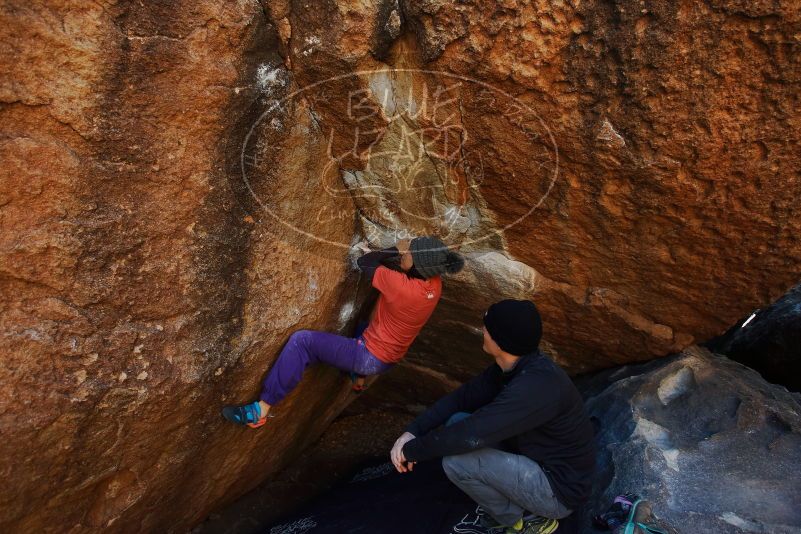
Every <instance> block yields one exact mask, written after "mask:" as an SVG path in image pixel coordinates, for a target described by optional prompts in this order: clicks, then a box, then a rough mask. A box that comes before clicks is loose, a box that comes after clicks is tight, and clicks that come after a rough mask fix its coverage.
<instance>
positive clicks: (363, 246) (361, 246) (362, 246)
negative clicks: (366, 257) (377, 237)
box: [353, 239, 370, 254]
mask: <svg viewBox="0 0 801 534" xmlns="http://www.w3.org/2000/svg"><path fill="white" fill-rule="evenodd" d="M353 248H355V249H356V250H358V251H360V252H361V253H362V254H367V253H368V252H370V243H369V242H368V241H367V240H366V239H365V240H363V241H359V242H358V243H356V244H355V245H353Z"/></svg>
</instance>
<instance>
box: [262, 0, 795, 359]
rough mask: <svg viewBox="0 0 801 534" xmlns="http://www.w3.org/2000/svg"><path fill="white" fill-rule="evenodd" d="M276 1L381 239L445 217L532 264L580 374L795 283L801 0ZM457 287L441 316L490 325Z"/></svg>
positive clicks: (303, 73) (558, 340)
mask: <svg viewBox="0 0 801 534" xmlns="http://www.w3.org/2000/svg"><path fill="white" fill-rule="evenodd" d="M271 9H272V8H271ZM271 12H272V13H273V16H274V17H276V18H279V19H280V23H279V25H282V27H284V28H285V31H284V34H283V35H285V36H287V37H286V39H285V40H284V41H283V43H284V49H285V50H286V54H287V61H286V64H287V65H288V68H289V69H290V70H291V72H292V75H293V76H294V77H295V80H296V82H297V83H298V84H299V86H307V85H308V84H311V83H321V84H323V85H321V86H318V88H320V87H323V86H325V87H328V88H329V89H330V91H328V92H325V96H324V97H318V98H314V97H310V98H309V101H311V102H312V107H313V108H314V109H315V111H316V112H317V118H318V123H319V125H320V127H321V129H322V130H323V132H333V134H332V139H331V147H332V149H331V154H330V157H332V159H336V160H337V162H338V163H339V166H340V167H341V168H343V169H345V170H347V172H345V173H344V180H345V184H346V186H347V187H348V188H349V189H350V192H351V194H352V195H353V197H354V201H355V203H356V205H357V207H358V209H359V214H360V215H361V216H362V219H361V220H362V226H363V230H364V233H365V234H367V235H368V236H372V237H374V241H377V242H380V241H382V240H384V239H387V236H388V234H392V232H391V230H398V229H401V230H405V229H409V230H412V231H417V232H420V231H425V230H429V229H431V228H432V227H436V226H437V225H438V224H439V225H440V226H443V221H444V222H445V224H444V226H445V227H446V228H444V230H445V233H446V234H447V236H448V238H449V240H450V242H451V243H464V247H463V250H465V251H467V252H472V253H483V252H487V251H493V250H494V251H495V252H501V253H503V254H505V255H507V256H508V257H509V258H510V260H511V262H514V261H518V262H521V263H523V264H524V265H526V266H528V267H529V268H530V270H529V271H528V272H526V273H524V274H523V275H522V276H523V277H524V278H525V280H524V281H526V282H527V283H528V281H530V282H531V287H532V290H531V291H528V294H529V295H531V294H533V295H535V296H536V298H537V301H538V302H539V303H540V305H541V307H542V309H543V312H544V314H545V319H546V337H547V339H548V341H549V342H550V343H551V344H552V346H553V348H555V349H556V350H557V352H558V355H559V356H558V359H559V360H560V362H562V363H563V364H565V365H567V366H568V367H569V368H571V369H572V370H575V371H578V370H590V369H592V368H597V367H600V366H604V365H610V364H613V363H616V362H617V363H622V362H626V361H631V360H633V359H645V358H648V357H649V356H653V355H658V354H666V353H669V352H672V351H677V350H680V349H681V348H682V347H685V346H687V345H689V344H690V343H691V342H692V341H693V340H695V341H704V340H706V339H708V338H710V337H712V336H713V335H717V334H719V333H722V332H723V331H724V330H725V328H726V327H728V326H729V325H731V324H732V323H733V322H734V321H735V320H736V319H737V318H739V317H740V316H742V315H743V314H744V313H746V312H747V311H750V309H753V308H754V307H759V306H762V305H765V304H767V303H768V302H770V301H771V300H772V299H775V298H777V297H778V296H779V295H781V294H782V293H783V292H785V291H786V290H787V289H788V288H789V287H790V286H791V285H793V284H794V283H796V282H797V281H798V278H799V270H798V267H797V266H798V265H799V260H800V259H801V244H799V240H798V236H799V230H801V228H799V225H801V217H799V213H798V207H797V205H798V203H797V201H796V200H797V198H798V197H799V195H801V180H799V176H798V174H797V172H796V169H797V167H798V164H799V162H798V154H799V152H798V150H797V147H798V134H797V132H798V131H799V129H798V127H799V120H801V118H800V117H799V114H798V113H796V112H795V109H797V108H798V104H799V98H800V97H799V95H801V91H799V90H798V89H799V83H800V82H801V63H800V62H799V61H800V60H799V58H800V57H801V55H799V54H798V53H797V51H798V48H799V46H801V43H799V35H800V34H799V29H801V11H800V10H799V9H798V7H797V6H796V5H795V4H793V3H790V2H778V3H759V4H748V5H745V4H743V3H742V2H736V1H722V2H697V3H671V4H669V5H668V4H660V5H650V4H643V3H640V2H634V1H621V2H616V3H612V4H608V3H607V4H595V3H580V4H579V3H569V2H568V3H563V2H533V3H527V2H520V3H516V2H515V3H512V2H510V3H505V4H501V5H497V6H496V5H495V4H491V5H490V4H482V3H470V2H465V3H461V2H460V3H451V2H430V1H426V2H418V1H411V0H410V1H406V2H401V5H396V4H394V3H393V2H391V1H388V2H382V3H380V4H378V5H377V6H376V5H371V4H336V3H333V2H322V3H315V4H314V5H313V6H312V5H311V4H309V5H307V4H303V3H292V4H291V5H287V6H283V7H282V8H280V9H278V8H276V9H274V10H273V11H271ZM396 13H397V15H398V18H399V19H400V26H401V28H400V30H398V29H397V25H396V24H395V23H394V22H393V21H396V18H395V17H394V15H395V14H396ZM393 39H394V41H393ZM390 66H391V67H392V68H394V69H406V70H403V71H396V72H394V73H388V72H387V70H386V69H387V68H388V67H390ZM414 69H426V70H427V71H444V72H447V73H450V74H449V75H444V74H436V73H432V72H413V70H414ZM356 71H358V72H359V73H360V74H359V75H358V76H349V73H353V72H356ZM454 76H463V77H464V78H454ZM331 77H338V78H337V79H336V80H335V81H334V82H324V80H328V79H330V78H331ZM467 78H471V79H472V78H475V79H477V80H479V81H480V82H481V83H478V84H477V83H474V82H472V81H470V80H468V79H467ZM437 90H439V91H440V92H439V93H437ZM322 92H324V91H322ZM510 95H512V96H514V98H511V97H510ZM354 102H355V103H354ZM357 129H358V131H357ZM420 147H423V148H422V149H419V148H420ZM454 147H457V148H458V150H454ZM557 155H558V171H559V172H558V175H557V177H556V180H555V182H552V181H551V179H552V177H553V171H554V168H555V163H556V162H557ZM379 192H380V194H379ZM546 193H548V194H547V195H545V194H546ZM544 195H545V198H544V200H543V196H544ZM540 201H541V203H540ZM538 203H540V204H539V206H538V207H537V208H536V209H535V210H534V211H533V212H531V213H530V214H529V215H528V216H525V215H526V214H527V213H528V211H529V209H530V208H531V207H532V206H537V205H538ZM524 216H525V217H524ZM521 217H523V218H522V220H521V221H519V222H517V223H516V224H513V223H515V221H516V220H517V219H519V218H521ZM510 225H511V226H510ZM507 226H509V228H508V229H507V230H506V231H505V232H504V233H503V234H502V235H498V234H495V233H493V230H497V229H500V228H506V227H507ZM440 230H441V231H442V230H443V229H442V228H440ZM483 236H487V237H486V238H485V239H480V238H481V237H483ZM467 276H469V275H467ZM467 287H468V288H469V290H472V291H475V290H478V291H479V292H480V291H482V289H483V288H480V287H478V288H477V287H475V286H471V285H469V284H467ZM462 295H464V292H463V291H460V292H459V293H457V294H455V295H453V296H452V297H451V298H450V299H449V300H448V301H446V302H453V301H454V300H457V299H458V300H459V302H458V303H456V305H455V306H453V307H452V308H451V310H450V311H449V310H447V309H445V307H442V309H441V310H440V313H441V316H440V318H441V319H442V318H446V319H444V320H449V321H452V317H453V316H454V315H457V312H458V315H461V316H462V317H461V319H459V320H461V321H462V322H466V323H469V326H471V327H475V326H477V325H478V324H480V323H479V320H478V319H479V317H480V315H481V312H482V311H483V308H482V307H483V303H484V301H485V300H487V299H488V298H490V299H491V298H494V297H495V295H487V296H485V297H481V298H478V299H476V300H477V301H480V302H481V305H479V304H478V303H476V304H475V305H474V304H472V303H471V302H469V301H467V300H468V299H464V298H462ZM446 296H447V295H446ZM466 301H467V302H466ZM465 307H466V308H470V309H471V310H472V311H471V313H469V314H462V313H461V309H463V308H465ZM469 331H470V329H469V328H468V329H463V330H461V331H460V332H461V334H460V336H458V337H463V336H464V335H465V334H466V333H469ZM431 342H432V343H434V342H435V340H434V339H433V338H432V339H431Z"/></svg>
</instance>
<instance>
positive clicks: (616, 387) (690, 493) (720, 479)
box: [580, 347, 801, 533]
mask: <svg viewBox="0 0 801 534" xmlns="http://www.w3.org/2000/svg"><path fill="white" fill-rule="evenodd" d="M580 387H581V389H582V391H583V393H584V394H585V395H587V397H588V398H587V409H588V411H589V413H590V415H591V417H594V418H596V421H597V422H598V424H599V433H598V443H599V451H600V456H599V459H598V463H599V466H601V469H600V471H601V472H600V476H599V477H598V480H597V483H596V487H595V490H594V495H593V501H592V507H591V508H590V510H589V512H594V513H600V512H602V511H604V510H605V509H606V507H607V506H609V504H611V502H612V500H613V499H614V498H615V496H616V495H619V494H622V493H625V492H628V491H632V492H636V493H638V494H640V495H644V496H645V497H647V498H648V499H649V500H650V501H651V502H652V504H653V506H654V510H655V512H656V514H657V515H658V516H659V517H660V519H662V520H664V521H665V522H666V523H667V524H668V525H670V526H672V527H673V528H675V529H677V531H678V532H727V533H747V532H771V533H774V532H775V533H790V532H799V530H800V529H801V511H800V510H801V508H799V505H801V475H799V473H798V469H796V467H795V466H796V465H797V463H798V458H799V457H801V395H799V394H797V393H789V392H788V391H787V390H786V389H785V388H783V387H781V386H776V385H772V384H769V383H767V382H765V380H764V379H763V378H762V377H760V376H759V375H758V374H757V373H756V372H754V371H752V370H750V369H748V368H746V367H744V366H742V365H740V364H738V363H735V362H732V361H731V360H728V359H726V358H724V357H722V356H717V355H713V354H711V353H710V352H708V351H706V350H705V349H700V348H697V347H693V348H691V349H688V350H687V351H685V352H683V353H682V354H680V355H678V356H675V357H671V358H667V359H664V360H660V361H656V362H650V363H647V364H643V365H640V366H634V367H622V368H618V369H617V370H614V371H605V372H603V373H601V374H600V375H599V376H596V377H594V378H592V379H591V380H590V381H589V382H585V383H584V384H582V385H581V386H580ZM588 515H589V514H588ZM587 520H589V518H587Z"/></svg>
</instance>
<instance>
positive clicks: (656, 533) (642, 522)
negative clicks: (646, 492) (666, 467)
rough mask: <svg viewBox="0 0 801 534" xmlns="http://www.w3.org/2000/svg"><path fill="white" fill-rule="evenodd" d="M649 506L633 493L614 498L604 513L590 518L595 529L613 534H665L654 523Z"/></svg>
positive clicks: (665, 533)
mask: <svg viewBox="0 0 801 534" xmlns="http://www.w3.org/2000/svg"><path fill="white" fill-rule="evenodd" d="M654 519H655V518H654V516H653V511H652V508H651V504H650V503H649V502H648V501H646V500H644V499H642V498H640V496H639V495H637V494H635V493H625V494H623V495H618V496H617V497H615V500H614V502H613V503H612V505H611V506H610V507H609V509H607V511H606V512H604V513H603V514H600V515H596V516H595V517H593V518H592V524H593V526H594V527H595V528H597V529H601V530H611V531H613V532H614V533H615V534H667V532H666V531H665V530H664V529H662V528H660V527H659V526H657V525H656V524H655V522H654Z"/></svg>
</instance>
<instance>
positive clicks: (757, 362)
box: [709, 286, 801, 391]
mask: <svg viewBox="0 0 801 534" xmlns="http://www.w3.org/2000/svg"><path fill="white" fill-rule="evenodd" d="M709 349H710V350H712V351H714V352H717V353H718V354H725V355H726V356H728V357H729V358H731V359H733V360H736V361H738V362H740V363H743V364H745V365H747V366H748V367H751V368H752V369H756V370H757V371H759V372H760V374H762V376H764V377H765V379H766V380H768V381H770V382H773V383H775V384H782V385H784V386H787V387H788V388H789V389H790V390H792V391H801V286H796V287H794V288H793V289H791V290H790V291H788V292H787V294H786V295H783V296H782V297H781V298H780V299H779V300H777V301H776V302H774V303H773V304H771V305H770V306H768V307H766V308H763V309H761V310H755V311H754V312H753V317H752V316H751V315H749V316H748V317H743V318H742V319H741V320H740V321H738V322H737V323H736V324H735V325H734V326H732V327H731V328H730V329H729V330H728V331H727V332H726V333H725V334H724V335H722V336H720V337H719V338H717V339H714V340H713V341H712V342H711V343H710V344H709Z"/></svg>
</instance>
